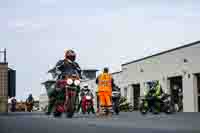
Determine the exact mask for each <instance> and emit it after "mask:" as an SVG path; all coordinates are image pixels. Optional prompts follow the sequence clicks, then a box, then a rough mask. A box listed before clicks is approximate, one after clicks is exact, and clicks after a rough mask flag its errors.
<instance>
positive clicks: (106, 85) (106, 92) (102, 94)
mask: <svg viewBox="0 0 200 133" xmlns="http://www.w3.org/2000/svg"><path fill="white" fill-rule="evenodd" d="M96 84H98V96H99V102H100V111H99V113H100V114H99V115H100V116H102V115H104V114H105V112H107V113H106V114H107V115H108V116H112V112H113V110H112V101H111V97H112V88H113V86H114V80H113V78H112V76H111V74H109V69H108V68H104V70H103V73H102V74H100V75H99V76H98V77H97V79H96Z"/></svg>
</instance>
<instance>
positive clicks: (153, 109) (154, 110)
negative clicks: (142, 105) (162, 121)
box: [152, 108, 160, 115]
mask: <svg viewBox="0 0 200 133" xmlns="http://www.w3.org/2000/svg"><path fill="white" fill-rule="evenodd" d="M152 113H153V114H154V115H157V114H159V113H160V112H159V111H158V109H156V108H152Z"/></svg>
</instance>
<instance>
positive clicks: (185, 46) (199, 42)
mask: <svg viewBox="0 0 200 133" xmlns="http://www.w3.org/2000/svg"><path fill="white" fill-rule="evenodd" d="M197 44H200V41H196V42H193V43H189V44H186V45H183V46H180V47H176V48H173V49H170V50H166V51H163V52H160V53H157V54H154V55H151V56H147V57H144V58H141V59H137V60H134V61H130V62H127V63H124V64H122V66H125V65H128V64H131V63H135V62H139V61H142V60H145V59H148V58H151V57H155V56H159V55H162V54H165V53H169V52H172V51H175V50H179V49H182V48H187V47H190V46H193V45H197Z"/></svg>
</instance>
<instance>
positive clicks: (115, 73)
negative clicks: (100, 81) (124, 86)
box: [111, 71, 122, 75]
mask: <svg viewBox="0 0 200 133" xmlns="http://www.w3.org/2000/svg"><path fill="white" fill-rule="evenodd" d="M121 72H122V71H117V72H113V73H111V74H112V75H114V74H118V73H121Z"/></svg>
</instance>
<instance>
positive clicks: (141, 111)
mask: <svg viewBox="0 0 200 133" xmlns="http://www.w3.org/2000/svg"><path fill="white" fill-rule="evenodd" d="M147 112H148V109H147V108H146V107H145V106H144V104H143V103H142V104H141V106H140V113H141V114H142V115H145V114H147Z"/></svg>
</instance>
